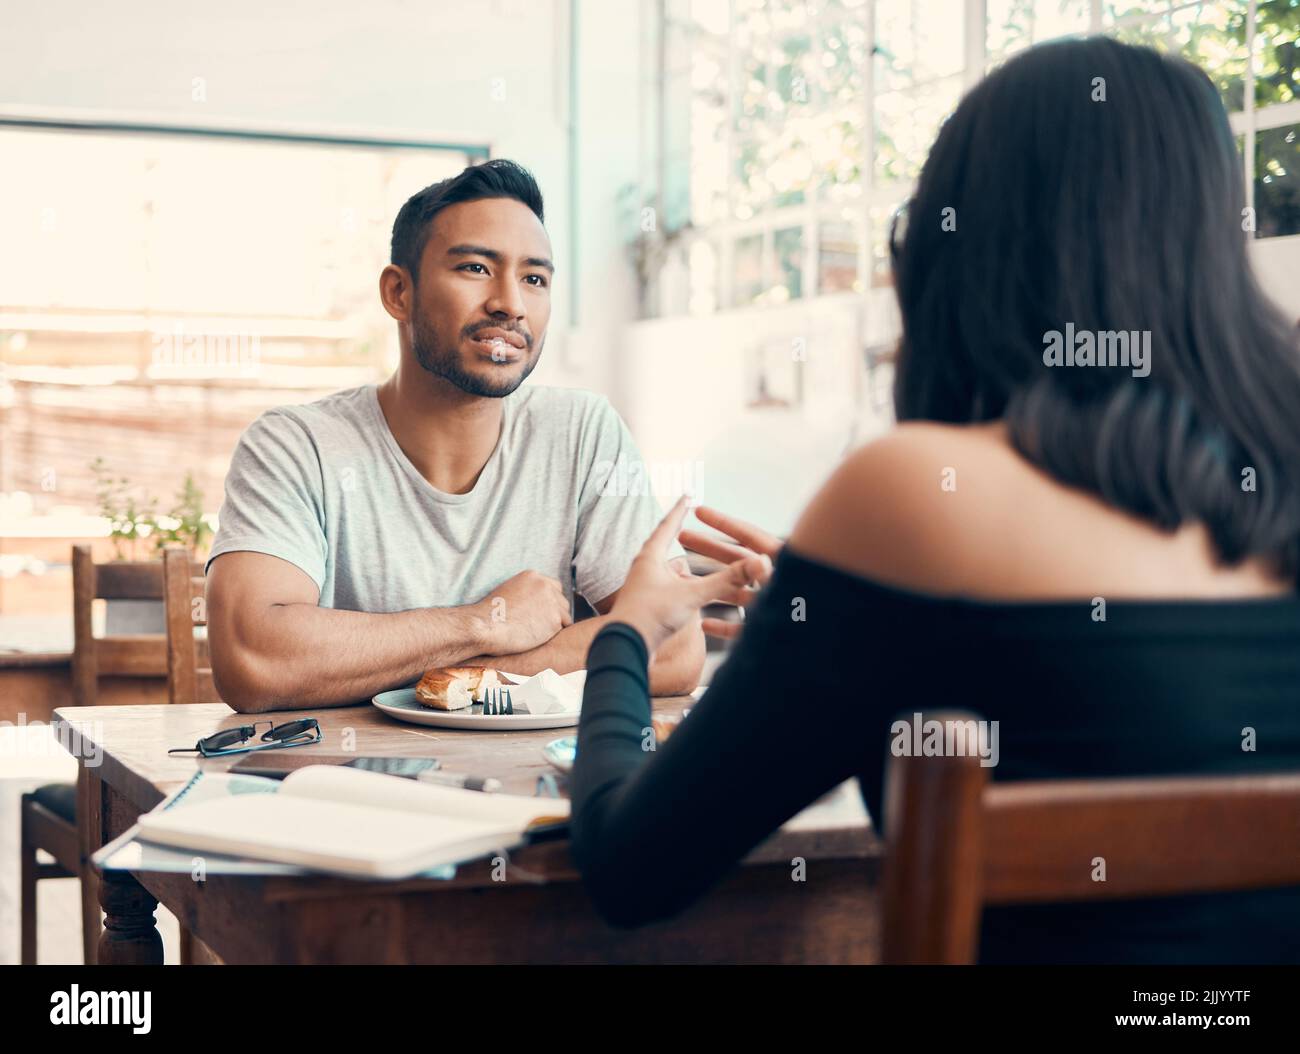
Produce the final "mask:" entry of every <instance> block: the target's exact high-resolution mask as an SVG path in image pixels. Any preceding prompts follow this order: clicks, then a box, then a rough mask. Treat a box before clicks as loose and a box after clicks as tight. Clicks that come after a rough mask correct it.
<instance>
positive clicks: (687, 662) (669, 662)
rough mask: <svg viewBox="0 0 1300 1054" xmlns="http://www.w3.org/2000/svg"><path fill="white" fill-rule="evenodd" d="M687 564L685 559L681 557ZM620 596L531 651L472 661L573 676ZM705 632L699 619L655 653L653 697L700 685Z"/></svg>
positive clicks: (528, 672) (526, 673)
mask: <svg viewBox="0 0 1300 1054" xmlns="http://www.w3.org/2000/svg"><path fill="white" fill-rule="evenodd" d="M678 559H679V560H680V561H682V562H684V561H685V558H684V557H679V558H678ZM617 597H618V592H617V591H615V592H614V593H611V594H610V595H609V596H607V597H606V598H605V599H604V600H601V601H600V602H599V603H597V604H595V605H594V606H595V608H596V610H597V611H598V612H600V615H599V616H598V617H596V618H589V619H584V620H583V621H582V622H575V623H574V624H573V625H572V626H567V627H565V628H564V629H562V630H560V632H559V633H557V634H556V635H555V636H554V637H552V638H551V639H550V640H548V641H547V642H546V643H545V644H542V645H540V646H538V647H536V648H533V649H531V650H529V651H525V652H518V653H516V654H514V655H497V656H487V655H485V656H480V657H478V658H476V659H474V660H473V661H474V662H475V663H477V664H480V665H485V666H494V667H496V668H497V669H500V670H505V671H506V672H507V673H516V674H520V675H523V676H530V675H532V674H535V673H541V671H542V670H545V669H548V668H549V669H552V670H554V671H555V672H556V673H570V672H572V671H573V670H581V669H583V668H584V667H585V666H586V665H587V651H588V650H589V649H590V647H591V642H592V641H593V640H594V639H595V637H596V634H597V633H599V632H600V629H601V627H602V626H604V625H605V624H606V623H607V622H609V621H610V619H609V615H608V612H609V610H610V609H611V608H612V607H613V606H614V601H615V599H617ZM705 651H706V649H705V644H704V631H703V630H702V629H701V628H700V619H699V617H698V616H697V617H696V618H695V619H693V620H692V621H691V622H690V623H689V624H687V625H686V626H683V627H682V628H681V629H680V630H678V631H677V632H676V633H675V634H673V636H671V637H669V638H668V640H666V641H665V642H664V643H663V645H662V646H661V647H660V648H659V650H658V651H656V652H655V654H654V656H653V658H652V659H651V661H650V694H651V695H686V694H688V693H690V692H692V691H694V690H695V688H696V687H697V686H698V685H699V683H700V673H701V672H702V671H703V669H704V657H705Z"/></svg>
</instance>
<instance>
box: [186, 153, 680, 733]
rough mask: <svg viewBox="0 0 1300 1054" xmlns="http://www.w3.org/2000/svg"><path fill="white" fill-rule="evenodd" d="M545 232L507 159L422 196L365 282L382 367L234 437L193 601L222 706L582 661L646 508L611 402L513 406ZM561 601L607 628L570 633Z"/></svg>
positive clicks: (663, 659)
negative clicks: (441, 674)
mask: <svg viewBox="0 0 1300 1054" xmlns="http://www.w3.org/2000/svg"><path fill="white" fill-rule="evenodd" d="M542 218H543V213H542V199H541V194H540V192H539V191H538V189H537V185H536V183H535V182H534V181H533V179H532V177H531V176H530V175H529V174H528V173H527V172H526V171H525V170H524V169H522V168H520V167H519V166H517V165H514V164H512V163H511V162H508V161H500V160H498V161H489V162H486V163H484V164H482V165H476V166H473V167H471V168H468V169H466V170H465V171H464V172H462V173H461V174H460V175H459V176H456V177H454V178H452V179H449V180H444V181H443V182H441V183H437V184H434V185H433V186H431V187H428V188H426V189H425V190H423V191H421V192H420V193H418V194H416V195H415V196H414V197H413V198H411V200H410V201H408V202H407V203H406V205H405V206H403V208H402V210H401V212H399V214H398V217H397V220H396V222H395V223H394V225H393V244H392V257H391V259H392V263H390V264H389V265H388V266H387V267H385V268H384V271H383V273H382V275H381V276H380V297H381V300H382V302H383V304H384V307H385V309H386V310H387V311H388V313H389V314H390V315H391V316H392V317H393V318H394V319H395V320H396V321H397V323H398V335H399V338H400V342H401V360H400V362H399V365H398V369H397V372H396V373H395V374H394V375H393V376H392V377H390V378H389V379H388V380H387V381H386V382H384V383H383V384H382V385H378V386H376V385H366V386H363V387H361V388H354V389H351V390H350V391H345V392H340V393H337V394H335V395H332V396H329V397H327V398H325V399H321V400H319V401H317V402H314V403H309V404H307V405H302V406H284V407H279V408H277V409H275V410H270V411H268V412H267V413H265V414H263V415H262V416H261V417H259V418H258V419H257V420H256V421H254V422H253V424H252V425H250V426H249V427H248V429H247V430H246V431H245V432H244V434H243V436H242V437H241V438H240V442H239V446H238V448H237V449H236V451H235V455H234V458H233V460H232V462H231V466H230V472H229V474H228V476H227V478H226V499H225V502H224V504H223V505H222V507H221V512H220V525H219V530H218V533H217V537H216V540H215V542H214V544H213V548H212V553H211V555H210V557H209V559H208V605H207V606H208V621H209V630H208V636H209V644H210V648H211V653H212V666H213V672H214V675H215V679H216V683H217V688H218V690H219V692H220V693H221V695H222V698H224V699H225V700H226V701H227V702H228V703H229V704H230V705H231V706H233V707H235V708H236V709H237V710H241V711H244V712H253V711H262V710H269V709H279V708H292V707H319V706H331V705H342V704H347V703H353V702H356V701H358V700H361V699H366V698H368V697H369V696H371V695H373V694H374V693H376V692H379V691H383V690H385V689H387V688H391V687H394V686H396V685H401V684H407V683H410V682H411V681H413V680H415V679H416V678H418V677H419V676H420V675H421V674H422V673H423V672H424V671H425V670H426V669H429V668H432V667H434V666H446V665H459V664H462V663H467V662H474V661H478V662H484V663H486V662H490V663H491V664H492V665H494V666H497V667H498V668H501V669H504V670H508V671H510V672H513V673H535V672H537V671H538V670H541V669H545V668H546V667H548V666H549V667H552V668H554V669H556V670H559V671H561V672H566V671H568V670H573V669H578V668H580V667H581V666H582V665H583V663H584V662H585V658H586V651H587V647H588V645H589V644H590V642H591V639H592V637H594V636H595V633H596V631H597V630H598V629H599V628H600V626H601V625H602V624H603V623H604V621H605V616H604V613H605V612H608V611H609V609H610V607H611V606H612V605H613V602H614V599H615V597H616V595H617V593H618V590H619V588H620V586H621V585H622V584H623V580H624V578H625V576H626V574H627V571H628V568H629V566H630V565H631V563H632V559H633V558H634V557H635V556H636V554H637V553H638V552H639V551H640V549H641V546H642V543H643V542H644V541H645V539H646V538H647V537H648V535H649V534H650V532H651V531H652V530H653V528H654V526H655V524H656V523H658V521H659V518H660V516H661V510H660V508H659V505H658V503H657V502H656V500H655V499H654V497H653V496H652V495H651V494H649V493H648V492H646V491H645V488H644V487H637V486H632V487H627V486H625V485H624V484H626V482H627V481H628V480H629V479H631V480H632V481H633V482H634V483H636V482H638V481H641V480H644V478H645V475H644V473H638V472H636V471H635V468H636V466H637V465H638V464H639V456H638V453H637V450H636V447H635V445H634V444H633V442H632V438H631V436H630V435H629V434H628V431H627V429H626V427H625V426H624V425H623V422H622V421H621V420H620V419H619V417H618V415H617V414H616V413H615V412H614V410H613V408H612V407H610V405H609V403H608V402H607V401H606V400H605V399H604V398H602V397H600V396H597V395H594V394H592V393H589V392H581V391H571V390H565V389H557V388H545V387H537V386H530V387H526V388H520V385H521V384H522V383H523V381H524V379H525V378H526V377H527V376H528V375H529V373H531V372H532V369H533V367H534V366H535V365H536V364H537V359H538V357H539V356H540V354H541V350H542V344H543V342H544V340H545V336H546V326H547V323H548V321H549V319H550V283H551V278H552V275H553V273H554V267H553V266H552V264H551V260H550V253H551V249H550V240H549V238H548V237H547V234H546V230H545V227H543V225H542ZM629 468H631V471H629ZM673 552H674V554H675V556H676V562H677V564H678V566H679V569H681V570H682V571H683V573H685V568H684V557H683V556H682V555H681V549H680V547H676V548H674V550H673ZM575 594H580V595H581V596H582V597H583V598H585V599H586V600H587V601H588V602H589V603H590V604H591V605H592V606H593V607H594V608H595V609H596V610H597V611H598V612H600V613H601V616H600V617H597V618H593V619H589V620H586V621H584V622H581V623H578V624H573V622H572V605H573V603H574V599H575ZM703 659H704V643H703V636H702V634H701V632H700V629H699V624H698V621H697V622H696V623H695V624H693V625H691V626H689V627H687V628H686V629H685V630H683V631H682V632H680V633H678V634H677V635H675V636H674V637H673V638H672V639H671V640H670V641H669V642H668V643H667V644H666V645H665V646H664V647H662V648H660V649H659V650H658V652H657V653H656V654H655V656H654V661H653V663H652V665H651V670H650V675H651V687H652V690H653V691H655V692H656V693H659V694H675V693H679V692H686V691H689V690H690V689H691V688H693V687H695V684H696V682H697V680H698V677H699V672H700V668H701V666H702V664H703Z"/></svg>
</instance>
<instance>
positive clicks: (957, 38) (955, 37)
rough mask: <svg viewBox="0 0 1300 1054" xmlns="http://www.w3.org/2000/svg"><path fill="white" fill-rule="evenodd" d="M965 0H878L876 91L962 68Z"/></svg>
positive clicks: (943, 74)
mask: <svg viewBox="0 0 1300 1054" xmlns="http://www.w3.org/2000/svg"><path fill="white" fill-rule="evenodd" d="M965 31H966V4H965V2H964V0H924V2H921V0H879V2H878V3H877V4H876V62H875V81H876V91H877V92H888V91H897V90H901V89H904V88H909V87H911V86H912V85H915V84H925V83H927V82H929V81H934V80H937V79H939V78H941V77H948V76H951V75H952V74H955V73H960V72H961V71H962V70H963V69H965V67H966V53H965Z"/></svg>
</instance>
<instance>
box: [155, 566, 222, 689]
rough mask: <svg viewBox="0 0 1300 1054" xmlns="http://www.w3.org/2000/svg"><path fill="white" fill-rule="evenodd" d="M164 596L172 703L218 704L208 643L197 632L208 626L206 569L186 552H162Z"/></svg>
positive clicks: (169, 684) (168, 677)
mask: <svg viewBox="0 0 1300 1054" xmlns="http://www.w3.org/2000/svg"><path fill="white" fill-rule="evenodd" d="M163 595H164V599H165V605H166V610H167V691H168V697H169V699H170V701H171V702H173V703H219V702H221V697H220V696H219V695H217V689H216V686H215V685H214V683H213V681H212V665H211V662H210V660H209V659H208V651H207V646H206V641H203V640H196V639H195V636H194V630H195V629H196V628H198V627H199V626H206V625H207V624H208V618H207V610H206V606H205V605H206V600H205V599H204V595H203V565H202V564H199V563H193V562H192V561H191V560H190V554H189V551H188V550H187V549H183V548H181V547H180V546H169V547H168V548H166V549H164V550H163Z"/></svg>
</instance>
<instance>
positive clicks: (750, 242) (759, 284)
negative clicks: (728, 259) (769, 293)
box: [731, 234, 763, 307]
mask: <svg viewBox="0 0 1300 1054" xmlns="http://www.w3.org/2000/svg"><path fill="white" fill-rule="evenodd" d="M732 268H733V279H732V285H731V303H732V306H733V307H744V306H745V305H746V304H752V303H753V302H754V301H755V300H757V299H758V298H759V296H761V295H762V293H763V236H762V235H761V234H751V235H749V236H747V237H744V238H737V239H736V245H735V250H734V259H733V261H732Z"/></svg>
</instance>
